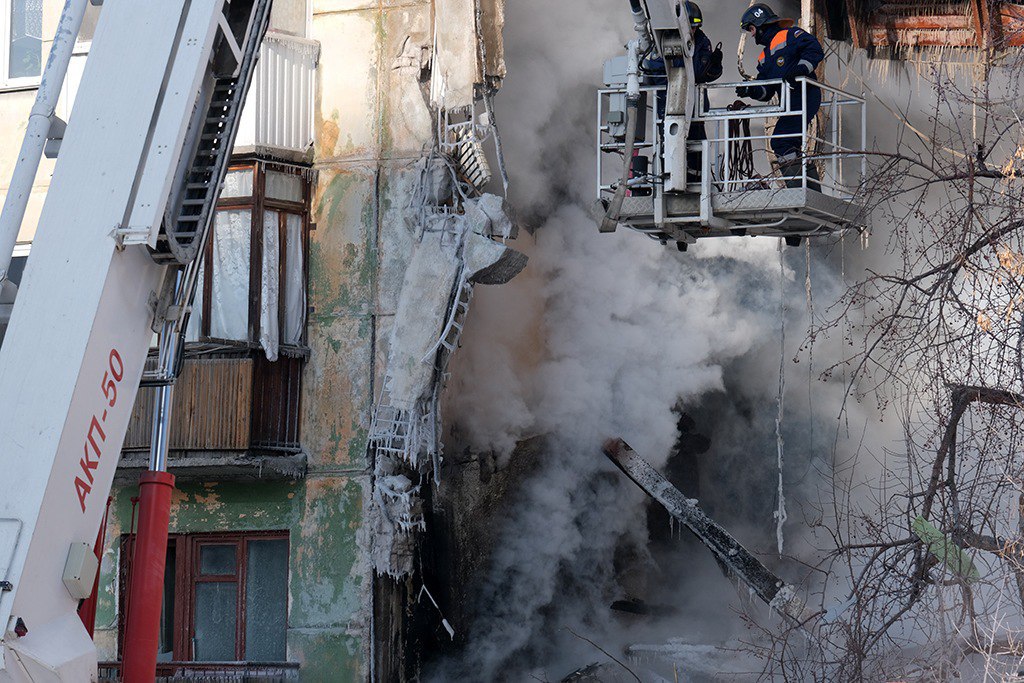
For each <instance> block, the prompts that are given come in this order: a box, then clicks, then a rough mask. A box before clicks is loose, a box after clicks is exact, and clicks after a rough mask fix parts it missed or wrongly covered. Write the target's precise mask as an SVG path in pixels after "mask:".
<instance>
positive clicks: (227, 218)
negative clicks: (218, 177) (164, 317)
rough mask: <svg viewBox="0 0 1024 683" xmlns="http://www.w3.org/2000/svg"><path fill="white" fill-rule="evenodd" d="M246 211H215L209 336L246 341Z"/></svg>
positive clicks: (248, 227)
mask: <svg viewBox="0 0 1024 683" xmlns="http://www.w3.org/2000/svg"><path fill="white" fill-rule="evenodd" d="M251 216H252V213H251V211H249V209H240V210H237V209H233V210H230V211H218V212H217V216H216V221H215V224H214V230H213V264H212V267H213V282H212V288H211V296H210V299H211V300H210V336H211V337H216V338H218V339H240V340H247V339H248V338H249V250H250V245H251V239H250V238H251V233H250V231H251V220H252V218H251Z"/></svg>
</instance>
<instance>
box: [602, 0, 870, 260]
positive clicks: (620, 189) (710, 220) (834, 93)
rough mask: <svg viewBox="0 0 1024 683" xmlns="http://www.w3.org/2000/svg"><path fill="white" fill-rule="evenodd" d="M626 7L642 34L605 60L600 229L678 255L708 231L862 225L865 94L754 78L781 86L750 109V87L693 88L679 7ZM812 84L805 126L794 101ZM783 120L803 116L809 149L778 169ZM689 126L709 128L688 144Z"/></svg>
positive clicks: (799, 231)
mask: <svg viewBox="0 0 1024 683" xmlns="http://www.w3.org/2000/svg"><path fill="white" fill-rule="evenodd" d="M630 4H631V6H632V7H633V10H634V11H633V14H634V23H635V25H636V30H637V36H638V37H637V38H636V39H634V40H633V41H630V43H629V45H628V46H627V54H626V55H622V56H618V57H615V58H613V59H611V60H609V61H608V62H606V63H605V65H604V87H603V88H601V89H600V90H599V92H598V103H597V105H598V106H597V183H596V195H597V200H598V203H597V204H596V208H597V209H598V213H602V214H604V220H603V221H602V222H601V230H602V232H608V231H611V230H614V228H615V226H616V225H625V226H627V227H629V228H632V229H634V230H637V231H638V232H642V233H644V234H646V235H648V236H649V237H651V238H653V239H657V240H659V241H661V242H662V243H663V244H667V243H669V242H675V243H676V245H677V246H678V248H679V249H680V250H685V249H686V247H687V245H689V244H693V243H695V242H696V240H698V239H700V238H703V237H723V236H736V235H750V236H755V235H769V236H775V237H781V238H785V240H786V242H787V243H788V244H791V245H798V244H800V243H801V241H802V239H803V238H805V237H815V236H823V235H830V236H836V235H841V234H843V233H845V232H847V231H856V232H860V231H862V230H864V228H865V223H864V213H865V211H864V206H863V204H862V203H861V202H859V201H858V193H859V190H860V188H861V186H862V184H863V182H864V179H865V176H866V157H865V155H864V149H865V146H866V112H865V106H864V105H865V103H864V98H863V97H860V96H858V95H854V94H851V93H848V92H844V91H842V90H840V89H838V88H833V87H831V86H829V85H826V84H823V83H818V82H816V81H812V80H809V79H806V78H799V79H796V81H795V86H794V87H795V88H796V89H799V90H800V91H801V92H800V94H801V95H802V97H800V98H797V97H795V96H791V90H790V88H789V87H786V84H784V83H783V81H781V80H769V81H759V84H764V85H767V86H771V85H778V86H781V87H779V88H778V89H779V93H780V94H779V95H778V96H777V97H776V98H775V99H773V100H772V101H770V102H768V103H755V104H749V103H746V102H743V101H740V100H737V99H736V94H735V91H736V88H737V87H738V86H743V85H748V83H708V84H699V85H698V84H695V83H694V79H693V66H692V56H693V46H692V40H689V39H688V38H689V29H688V26H689V21H688V18H687V17H686V11H685V9H683V8H684V7H685V5H684V4H683V3H676V2H674V0H631V3H630ZM656 51H657V52H658V53H659V54H661V55H662V56H663V57H665V62H666V73H665V74H664V75H661V74H659V77H657V78H651V77H650V76H649V75H647V74H645V73H644V69H643V63H644V61H645V60H646V59H648V58H649V57H650V56H653V55H654V52H656ZM669 57H676V59H670V58H669ZM678 57H682V58H683V59H682V60H680V59H678ZM673 62H674V63H675V64H676V66H675V68H673V67H672V66H671V65H672V63H673ZM679 64H682V66H679ZM813 87H817V88H820V90H821V95H822V98H821V109H820V111H819V113H818V116H817V117H815V119H814V120H813V121H807V120H806V115H805V114H804V113H803V110H802V108H801V107H799V106H795V103H798V102H801V101H807V97H806V94H807V89H808V88H813ZM784 116H799V117H802V118H803V121H802V122H803V123H804V125H803V126H802V127H801V130H802V132H797V133H792V134H790V135H789V136H790V137H793V138H799V142H800V149H803V150H804V154H803V155H802V156H801V157H800V158H799V160H798V161H797V162H796V163H791V164H787V165H785V166H783V167H782V168H780V167H779V164H778V163H777V160H776V159H774V156H773V154H772V153H771V151H770V149H769V144H768V143H769V141H770V140H771V138H772V135H773V130H774V127H775V124H776V123H777V122H778V120H779V119H780V118H781V117H784ZM696 122H703V124H704V129H705V131H706V134H705V136H704V139H694V140H689V139H687V132H688V131H689V130H690V127H691V125H692V124H694V123H696ZM808 124H809V125H808Z"/></svg>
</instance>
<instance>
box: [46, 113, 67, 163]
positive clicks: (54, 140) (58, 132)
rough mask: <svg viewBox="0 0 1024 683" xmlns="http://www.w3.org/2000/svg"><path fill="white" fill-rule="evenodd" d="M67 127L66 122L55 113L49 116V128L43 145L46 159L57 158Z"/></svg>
mask: <svg viewBox="0 0 1024 683" xmlns="http://www.w3.org/2000/svg"><path fill="white" fill-rule="evenodd" d="M67 129H68V124H67V123H66V122H65V121H64V120H63V119H62V118H60V117H59V116H57V115H56V114H54V115H52V116H50V129H49V130H48V131H47V133H46V143H45V144H44V145H43V155H44V156H45V157H46V158H47V159H56V158H57V155H58V154H59V153H60V144H61V143H62V142H64V132H65V131H66V130H67Z"/></svg>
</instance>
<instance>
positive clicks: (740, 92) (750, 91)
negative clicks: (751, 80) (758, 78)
mask: <svg viewBox="0 0 1024 683" xmlns="http://www.w3.org/2000/svg"><path fill="white" fill-rule="evenodd" d="M736 97H744V98H747V97H749V98H753V97H754V87H753V86H749V85H741V86H739V87H738V88H736Z"/></svg>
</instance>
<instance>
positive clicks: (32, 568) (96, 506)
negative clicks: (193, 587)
mask: <svg viewBox="0 0 1024 683" xmlns="http://www.w3.org/2000/svg"><path fill="white" fill-rule="evenodd" d="M268 7H269V2H267V0H106V2H104V8H103V12H102V14H101V18H100V22H99V25H98V27H97V32H96V35H95V38H94V41H93V44H92V49H91V52H90V55H89V58H88V61H87V63H86V67H85V72H84V74H83V76H82V81H81V85H80V86H79V89H78V92H77V96H76V99H75V104H74V111H73V115H72V116H71V119H70V121H69V122H68V127H67V131H66V133H65V135H64V139H63V143H62V145H61V148H60V154H59V157H58V160H57V164H56V168H55V171H54V173H53V178H52V180H51V183H50V187H49V191H48V193H47V197H46V202H45V205H44V207H43V211H42V214H41V217H40V219H39V226H38V229H37V232H36V238H35V241H34V243H33V245H32V252H31V257H30V259H29V262H28V265H27V268H26V271H25V275H24V278H23V280H22V283H21V287H20V291H19V294H18V298H17V302H16V304H15V306H14V310H13V314H12V317H11V322H10V326H9V329H8V331H7V334H6V337H5V339H4V343H3V348H2V350H0V628H2V632H0V652H2V656H0V681H36V682H39V681H87V680H95V678H96V675H97V673H96V653H95V648H94V646H93V642H92V639H91V638H90V637H89V635H88V633H87V632H86V629H85V628H84V626H83V624H82V622H81V620H80V619H79V617H78V615H77V608H78V605H79V601H80V600H81V599H83V598H85V597H87V595H88V594H89V591H90V590H91V587H92V584H93V580H94V577H95V572H96V571H97V568H96V565H95V558H94V557H93V555H92V552H91V547H92V543H93V541H94V539H95V538H96V532H97V529H98V528H99V525H100V521H101V517H102V515H103V513H104V509H105V506H106V499H107V496H108V494H109V491H110V487H111V484H112V481H113V477H114V472H115V469H116V467H117V462H118V457H119V455H120V450H121V446H122V443H123V439H124V435H125V432H126V430H127V426H128V420H129V417H130V414H131V411H132V406H133V404H134V401H135V396H136V393H137V390H138V386H139V381H140V378H141V376H142V373H143V365H144V363H145V359H146V354H147V350H148V349H149V348H150V344H151V342H152V339H153V330H154V329H157V328H158V327H159V326H160V324H161V323H163V322H164V320H163V318H162V313H161V311H162V310H163V309H164V308H165V306H161V305H159V304H158V299H159V298H160V294H161V292H162V291H168V289H167V287H166V286H165V285H164V284H163V282H164V280H165V278H167V279H174V278H178V276H179V273H178V269H180V268H181V267H182V264H183V263H186V262H188V260H190V259H191V258H194V257H195V254H196V253H197V252H199V251H201V250H200V249H198V248H192V249H190V250H188V251H189V254H188V255H187V257H185V258H181V257H180V256H179V257H178V258H174V257H173V256H172V255H170V254H168V249H167V248H164V249H163V250H162V251H161V248H160V243H163V244H165V245H166V244H167V243H168V242H173V241H174V239H175V238H173V237H168V236H167V234H168V233H171V232H174V231H175V230H177V232H178V233H180V231H181V226H182V225H185V224H188V223H189V221H191V224H192V225H193V227H194V234H191V233H190V236H188V239H187V240H186V241H187V242H189V243H190V244H191V246H192V247H197V246H201V244H202V240H203V239H205V237H206V234H207V232H208V227H209V221H210V215H211V214H212V210H213V206H212V203H213V202H215V201H216V195H217V191H218V188H219V185H220V182H221V181H222V179H223V173H224V169H225V164H226V155H228V154H230V147H231V142H232V141H233V137H234V131H235V125H234V120H233V118H234V117H235V116H236V115H237V114H238V113H240V112H238V111H237V109H239V108H240V104H239V102H240V101H241V99H243V98H244V91H245V90H246V88H247V86H248V77H249V75H250V74H251V67H252V65H253V63H254V61H255V57H254V56H253V57H252V58H251V59H248V60H247V61H245V60H243V55H244V54H245V53H246V49H248V50H249V51H250V52H251V50H252V49H253V47H252V46H253V45H255V46H256V49H258V45H259V40H260V39H261V37H262V31H263V30H264V29H265V27H266V14H267V12H268V11H269V9H267V8H268ZM254 31H255V32H256V34H255V35H256V37H255V39H253V35H254V33H253V32H254ZM246 46H248V48H247V47H246ZM243 61H245V64H246V66H247V68H248V69H249V71H248V73H242V74H241V76H239V72H242V71H244V70H245V68H246V67H244V66H243ZM232 65H233V68H234V73H231V70H232ZM225 79H228V81H229V82H228V84H227V85H225ZM230 79H235V80H234V81H231V80H230ZM231 83H234V84H235V85H234V86H232V85H231ZM232 87H233V88H234V89H232ZM221 97H228V98H229V99H230V98H232V97H233V98H234V99H233V100H232V103H227V104H219V103H218V102H217V100H218V98H221ZM217 107H220V108H219V109H218V108H217ZM232 107H233V108H232ZM214 110H216V111H218V112H224V113H223V115H219V116H220V119H219V120H218V119H217V117H216V116H215V117H213V118H212V119H211V118H210V111H214ZM211 122H212V123H211ZM211 131H213V132H212V133H211ZM218 136H219V137H218ZM211 140H212V141H213V142H209V141H211ZM211 145H212V147H211ZM225 148H226V151H225ZM211 149H212V150H213V151H212V152H211V151H210V150H211ZM204 156H205V157H207V159H206V161H205V162H204V161H201V160H200V157H204ZM200 163H207V164H210V165H209V166H199V164H200ZM204 173H205V175H202V174H204ZM197 178H205V180H201V181H200V182H197V180H196V179H197ZM204 183H205V187H204ZM196 188H198V190H197V189H196ZM207 189H208V190H209V191H206V190H207ZM187 191H190V192H193V193H196V192H198V193H199V194H194V195H193V196H200V197H203V198H204V199H203V201H198V200H194V199H193V200H191V201H185V199H184V198H185V197H186V194H185V193H186V192H187ZM187 204H191V205H193V206H198V207H199V209H200V210H198V211H193V210H189V209H188V207H185V206H184V205H187ZM183 207H184V208H183ZM175 217H177V218H175ZM179 237H180V235H179ZM170 251H171V252H174V248H171V249H170ZM185 303H186V304H187V303H188V302H187V300H186V302H185ZM172 310H174V311H177V310H180V308H178V307H172ZM179 327H180V325H179ZM83 549H90V550H89V551H88V552H83Z"/></svg>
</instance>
